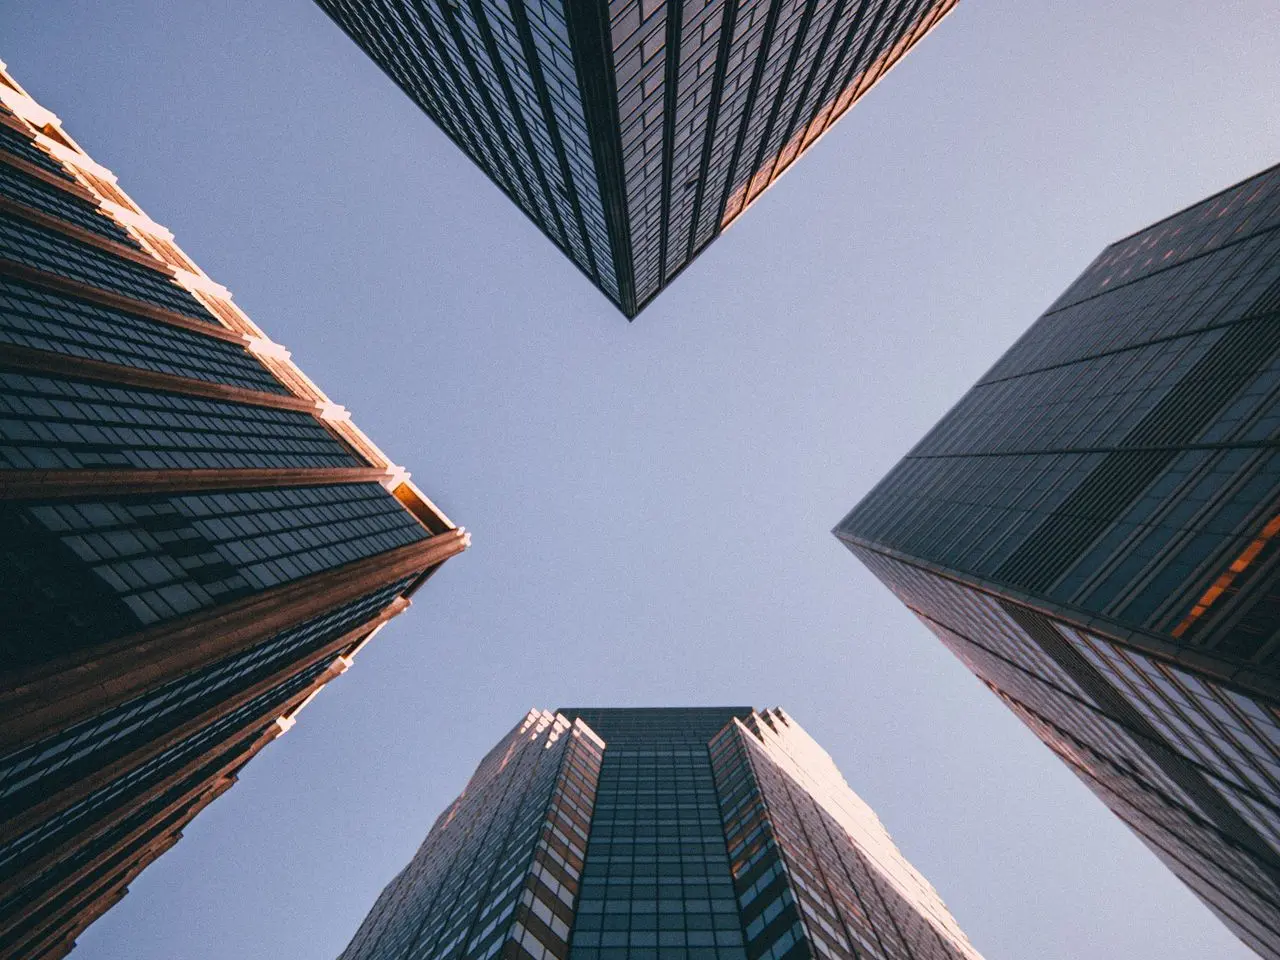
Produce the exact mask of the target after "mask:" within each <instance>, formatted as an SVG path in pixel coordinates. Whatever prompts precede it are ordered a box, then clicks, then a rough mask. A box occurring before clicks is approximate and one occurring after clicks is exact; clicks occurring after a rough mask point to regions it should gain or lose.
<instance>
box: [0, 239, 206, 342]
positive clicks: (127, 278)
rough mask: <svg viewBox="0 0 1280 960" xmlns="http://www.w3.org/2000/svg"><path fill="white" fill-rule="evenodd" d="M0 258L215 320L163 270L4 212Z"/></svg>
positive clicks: (180, 311) (198, 317)
mask: <svg viewBox="0 0 1280 960" xmlns="http://www.w3.org/2000/svg"><path fill="white" fill-rule="evenodd" d="M0 257H3V258H5V259H8V260H13V261H15V262H17V263H21V264H23V265H25V266H28V267H35V268H36V269H37V270H43V271H45V272H46V273H52V274H56V275H58V276H60V277H66V278H68V279H71V280H78V281H80V282H82V283H85V284H88V285H89V286H91V287H97V288H98V289H101V290H107V291H110V292H113V293H119V294H123V295H124V296H126V297H132V298H133V299H136V300H142V301H144V302H146V303H151V304H154V305H156V306H158V307H163V308H165V309H168V310H172V311H174V312H175V313H180V314H182V315H183V316H187V317H191V318H193V319H196V320H202V321H204V322H205V323H216V321H215V320H214V318H213V316H212V315H211V314H210V313H209V312H208V311H207V310H206V309H205V308H204V307H203V306H202V305H201V304H200V303H199V302H197V300H196V298H195V297H193V296H192V295H191V294H190V293H188V292H187V291H186V290H184V289H183V288H182V287H180V286H178V285H177V284H176V283H173V282H172V281H171V280H170V279H169V278H168V277H166V276H165V275H164V274H162V273H158V272H157V271H155V270H151V269H149V268H147V267H144V266H142V265H140V264H137V263H134V262H133V261H132V260H126V259H124V258H123V257H117V256H115V255H113V254H110V253H107V252H105V251H103V250H99V249H98V248H97V247H91V246H89V245H88V244H84V243H80V242H79V241H76V240H70V239H68V238H67V237H64V236H62V235H61V234H58V233H55V232H54V231H52V230H45V229H44V228H43V227H37V226H34V225H33V224H30V223H27V222H25V221H22V220H17V219H15V218H13V217H10V216H8V215H7V214H6V215H3V216H0Z"/></svg>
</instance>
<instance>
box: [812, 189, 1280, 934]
mask: <svg viewBox="0 0 1280 960" xmlns="http://www.w3.org/2000/svg"><path fill="white" fill-rule="evenodd" d="M835 534H836V536H837V537H839V538H840V540H841V541H843V542H844V543H845V544H846V546H848V548H849V549H850V550H851V551H853V553H854V555H855V556H857V557H858V558H859V559H860V560H862V561H863V563H865V564H866V565H867V567H868V568H869V569H870V570H871V571H872V572H873V573H874V574H875V575H876V576H877V577H879V578H880V579H881V580H882V581H883V582H884V583H885V584H886V585H888V586H889V587H890V588H891V589H892V590H893V591H894V592H895V593H896V594H897V595H898V597H899V598H900V599H901V600H902V601H903V602H904V603H906V604H907V605H908V606H909V607H910V608H911V610H912V611H913V612H914V613H915V614H916V615H917V616H918V617H919V618H920V619H921V620H922V621H923V622H924V623H925V624H926V626H928V627H929V628H930V629H931V630H932V631H933V632H934V633H935V634H936V635H937V636H938V637H939V639H941V640H942V641H943V642H944V643H945V644H946V645H947V646H948V647H949V648H950V649H951V650H952V651H953V652H954V653H955V654H956V655H957V656H958V657H960V659H961V660H962V661H963V662H964V663H965V664H966V665H967V666H968V667H969V668H970V669H971V670H973V672H974V673H975V674H977V676H978V677H979V678H980V679H981V680H982V681H983V683H985V684H986V685H987V686H988V687H990V688H991V689H992V690H993V691H994V692H995V693H996V694H997V695H998V696H999V697H1000V698H1001V699H1002V700H1004V701H1005V702H1006V703H1007V704H1008V705H1009V707H1010V708H1011V709H1012V710H1013V711H1014V712H1015V713H1017V714H1018V716H1019V717H1021V718H1022V719H1023V720H1024V721H1025V722H1026V723H1027V725H1028V726H1030V727H1031V729H1032V730H1033V731H1035V733H1036V734H1037V736H1039V737H1040V738H1041V739H1042V740H1043V741H1044V742H1045V743H1046V744H1047V745H1048V746H1049V747H1050V748H1051V749H1053V750H1054V751H1055V752H1056V753H1057V754H1058V755H1059V756H1060V757H1061V758H1062V759H1063V760H1064V761H1065V762H1066V763H1067V764H1068V765H1069V766H1070V767H1071V768H1072V770H1073V771H1075V772H1076V773H1077V774H1078V775H1079V776H1080V777H1081V778H1082V779H1083V780H1084V781H1085V783H1086V784H1088V785H1089V787H1090V788H1091V789H1092V790H1093V791H1094V792H1095V793H1096V794H1097V795H1098V796H1099V797H1100V798H1101V799H1102V800H1103V801H1104V802H1105V803H1106V804H1107V805H1108V806H1109V807H1110V808H1111V809H1112V810H1113V811H1114V812H1115V813H1116V814H1117V815H1119V816H1120V817H1121V818H1122V819H1123V820H1124V821H1125V822H1126V823H1127V824H1128V825H1129V826H1130V827H1132V828H1133V829H1134V831H1135V832H1137V833H1138V835H1139V836H1140V837H1141V838H1142V839H1143V841H1144V842H1145V843H1146V844H1147V845H1148V846H1149V847H1150V848H1151V849H1152V850H1153V851H1154V852H1155V853H1156V854H1157V856H1159V857H1160V858H1161V859H1162V860H1163V861H1164V862H1165V863H1166V864H1168V865H1169V867H1170V868H1171V869H1173V870H1174V872H1175V873H1176V874H1177V875H1178V876H1179V877H1180V878H1181V879H1182V880H1183V881H1184V882H1185V883H1186V884H1187V885H1188V886H1189V887H1191V889H1192V890H1193V891H1195V893H1196V894H1197V895H1198V896H1199V897H1200V898H1201V899H1202V900H1203V901H1204V902H1205V903H1206V904H1207V905H1208V906H1209V907H1210V908H1211V909H1212V910H1213V911H1214V912H1215V913H1217V914H1218V915H1219V916H1220V917H1221V918H1222V919H1223V920H1224V921H1225V922H1226V923H1227V924H1228V926H1230V927H1231V929H1232V930H1233V931H1235V932H1236V934H1237V935H1239V936H1240V938H1241V939H1242V940H1244V941H1245V942H1246V943H1248V944H1249V945H1250V946H1251V947H1253V949H1255V950H1257V951H1258V952H1259V953H1260V954H1261V955H1262V956H1265V957H1269V958H1280V537H1278V536H1277V534H1280V167H1273V168H1271V169H1269V170H1266V171H1263V172H1262V173H1260V174H1258V175H1256V176H1254V177H1251V178H1249V179H1248V180H1245V181H1244V182H1242V183H1240V184H1237V185H1236V186H1234V187H1231V188H1229V189H1227V190H1224V191H1222V192H1221V193H1218V194H1216V195H1214V196H1212V197H1210V198H1208V199H1206V200H1204V201H1202V202H1200V203H1197V204H1195V205H1194V206H1192V207H1189V208H1187V209H1186V210H1183V211H1181V212H1179V213H1176V214H1174V215H1173V216H1171V217H1169V218H1167V219H1165V220H1161V221H1160V222H1158V223H1156V224H1153V225H1152V226H1150V227H1147V228H1146V229H1144V230H1141V231H1139V232H1138V233H1136V234H1134V235H1132V236H1130V237H1126V238H1125V239H1123V240H1120V241H1118V242H1117V243H1114V244H1112V245H1111V246H1110V247H1108V248H1107V249H1106V250H1104V251H1103V252H1102V254H1101V255H1099V257H1098V258H1097V259H1096V260H1095V261H1094V262H1093V263H1092V264H1091V265H1090V266H1089V268H1088V269H1087V270H1085V272H1084V273H1083V274H1082V275H1081V276H1080V278H1079V279H1078V280H1076V282H1075V283H1074V284H1072V286H1071V287H1070V288H1069V289H1068V290H1067V291H1066V292H1065V293H1064V294H1063V295H1062V296H1061V297H1059V298H1058V300H1057V301H1056V302H1055V303H1054V304H1053V305H1052V306H1051V307H1050V308H1049V310H1048V311H1047V312H1046V313H1045V314H1044V315H1043V316H1042V317H1041V318H1040V319H1039V320H1038V321H1037V322H1036V323H1035V324H1034V325H1033V326H1032V327H1031V329H1030V330H1028V331H1027V333H1026V334H1025V335H1024V336H1023V337H1022V338H1021V339H1020V340H1018V342H1017V343H1015V344H1014V345H1013V347H1012V348H1010V350H1009V351H1008V353H1006V354H1005V355H1004V357H1002V358H1001V359H1000V360H999V361H998V362H997V363H996V365H995V366H994V367H993V368H992V369H991V370H990V371H989V372H988V373H987V374H986V375H985V376H984V377H983V378H982V379H981V380H980V381H979V382H978V384H977V385H976V386H974V387H973V389H972V390H970V391H969V393H968V394H966V395H965V396H964V398H963V399H961V401H960V402H959V403H958V404H957V405H956V406H955V407H954V408H953V409H952V410H951V411H950V412H949V413H948V414H947V415H946V417H944V418H943V420H942V421H941V422H940V423H939V424H938V425H937V426H936V427H934V429H933V430H932V431H930V433H929V434H928V435H927V436H926V437H925V438H924V439H923V440H922V441H920V443H918V444H917V445H916V446H915V448H913V449H912V451H911V452H910V453H909V454H908V455H907V457H906V458H905V459H904V460H903V461H902V462H901V463H899V464H898V465H897V466H896V467H895V468H894V469H893V470H892V471H891V472H890V473H889V474H888V476H886V477H885V478H884V479H883V480H882V481H881V482H880V483H879V484H878V485H877V486H876V487H875V489H874V490H872V491H871V493H870V494H868V495H867V497H866V498H865V499H864V500H863V501H862V502H861V503H860V504H858V506H857V507H855V508H854V510H853V511H852V512H851V513H850V514H849V515H848V516H847V517H846V518H845V519H844V520H843V521H841V522H840V524H839V525H838V526H837V527H836V529H835Z"/></svg>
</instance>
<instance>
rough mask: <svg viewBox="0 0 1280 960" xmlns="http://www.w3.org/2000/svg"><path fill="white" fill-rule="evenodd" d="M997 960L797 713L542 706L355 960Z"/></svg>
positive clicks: (405, 881)
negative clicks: (973, 940) (989, 957)
mask: <svg viewBox="0 0 1280 960" xmlns="http://www.w3.org/2000/svg"><path fill="white" fill-rule="evenodd" d="M409 957H414V958H425V957H433V958H445V957H451V958H459V960H464V958H465V960H488V958H490V957H501V958H503V960H516V958H529V957H532V958H534V960H551V958H560V960H564V958H572V960H624V958H625V960H748V958H749V960H762V958H767V960H783V958H787V960H793V958H804V957H832V958H841V960H854V958H866V960H908V958H911V960H961V958H965V960H981V958H980V957H979V954H978V953H977V951H975V950H974V949H973V947H972V946H971V945H970V943H969V941H968V939H966V937H965V935H964V934H963V933H962V932H961V931H960V928H959V927H958V926H957V925H956V922H955V920H954V919H953V918H952V916H951V914H950V913H949V912H948V911H947V908H946V906H945V905H944V904H943V903H942V900H941V899H940V898H939V897H938V895H937V893H936V892H935V891H934V889H933V888H932V887H931V886H930V885H929V883H928V882H927V881H926V880H925V879H924V878H923V877H922V876H920V874H919V873H917V872H916V871H915V869H914V868H913V867H912V866H911V864H909V863H908V862H907V861H906V860H905V859H904V858H903V856H902V854H901V853H900V852H899V851H898V849H897V847H895V846H894V844H893V840H892V839H891V838H890V837H889V834H888V832H887V831H886V830H885V828H884V827H883V826H882V825H881V823H880V821H879V820H878V819H877V818H876V815H875V814H874V813H873V812H872V811H871V808H870V807H868V806H867V805H866V804H865V803H863V802H862V800H860V799H859V798H858V797H857V795H856V794H854V792H853V791H852V790H850V789H849V786H848V784H846V783H845V781H844V779H843V778H842V777H841V776H840V773H839V771H838V770H837V769H836V767H835V764H834V763H832V761H831V758H830V757H829V756H828V755H827V754H826V753H825V752H824V751H823V750H822V748H821V747H819V746H818V745H817V744H816V743H815V742H814V741H813V740H812V739H811V738H810V737H809V735H808V734H806V733H805V732H804V730H802V729H801V728H800V726H799V725H798V724H797V723H796V722H795V721H794V720H792V719H791V718H790V717H789V716H787V714H786V713H784V712H783V711H782V710H766V711H755V710H752V709H751V708H750V707H721V708H716V707H711V708H705V707H699V708H689V709H681V708H671V709H667V708H655V709H583V710H578V709H561V710H560V711H558V712H556V713H549V712H546V711H542V710H533V711H530V713H529V714H528V716H526V717H525V718H524V719H523V720H522V721H521V722H520V723H519V724H517V725H516V727H515V728H514V729H513V730H512V731H511V732H510V733H509V734H507V736H506V737H504V738H503V739H502V740H501V741H500V742H499V743H498V745H497V746H496V747H494V748H493V750H491V751H490V752H489V755H488V756H486V757H485V758H484V760H483V761H482V762H481V764H480V766H479V768H478V769H477V770H476V772H475V774H474V775H473V776H472V778H471V780H470V782H469V783H468V784H467V787H466V789H465V790H464V791H463V792H462V795H461V796H459V797H458V798H457V800H455V801H454V802H453V803H452V804H451V805H450V806H449V808H448V809H447V810H445V811H444V813H442V814H441V815H440V817H439V818H438V819H437V820H436V822H435V825H434V826H433V827H432V828H431V832H430V833H428V834H427V839H426V840H425V841H424V842H423V844H422V846H421V847H420V848H419V850H418V852H417V854H415V855H414V857H413V859H412V860H411V861H410V862H409V864H408V865H407V866H406V867H405V868H404V869H403V870H401V871H400V873H399V875H397V876H396V877H395V879H394V880H392V881H391V883H390V884H389V885H388V886H387V888H386V889H385V890H384V891H383V892H382V895H381V896H380V897H378V900H377V902H376V903H375V904H374V906H373V909H372V910H371V911H370V913H369V915H368V917H367V918H366V919H365V921H364V923H363V924H362V925H361V926H360V929H359V930H358V931H357V933H356V935H355V938H354V939H353V940H352V941H351V944H350V945H349V946H348V947H347V949H346V950H345V951H344V952H343V954H342V956H341V958H340V960H401V958H409Z"/></svg>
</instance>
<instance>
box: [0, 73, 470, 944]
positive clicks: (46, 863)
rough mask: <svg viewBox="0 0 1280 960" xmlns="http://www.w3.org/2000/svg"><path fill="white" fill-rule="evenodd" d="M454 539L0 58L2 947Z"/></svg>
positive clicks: (221, 778) (188, 785) (153, 841)
mask: <svg viewBox="0 0 1280 960" xmlns="http://www.w3.org/2000/svg"><path fill="white" fill-rule="evenodd" d="M466 543H467V537H466V534H465V533H464V532H463V531H462V530H459V529H456V528H455V527H454V525H453V524H452V523H450V522H449V520H448V519H447V518H446V517H445V516H444V515H443V514H442V513H441V512H440V511H439V510H437V509H436V508H435V507H434V506H433V505H432V504H431V502H430V501H429V500H428V499H427V498H426V497H425V496H423V495H422V493H421V492H420V491H419V490H418V489H417V487H415V486H414V485H413V484H412V483H411V482H410V481H409V477H408V474H407V473H406V472H405V471H404V470H403V469H402V468H400V467H397V466H396V465H394V464H393V463H392V462H391V461H390V460H388V459H387V458H386V457H385V456H384V455H383V454H382V452H381V451H380V450H378V448H377V447H376V446H374V445H373V444H372V443H371V442H370V441H369V439H368V438H367V437H365V436H364V434H362V433H361V432H360V431H359V430H358V429H356V427H355V426H354V425H353V424H352V423H351V422H350V418H349V417H348V416H347V414H346V412H345V411H344V410H343V409H342V408H341V407H339V406H337V405H336V404H334V403H333V402H332V401H330V400H329V398H328V397H327V396H325V394H324V393H322V392H321V391H320V390H319V389H318V388H317V387H316V386H315V385H314V384H313V383H312V382H311V381H310V380H308V379H307V378H306V376H305V375H303V374H302V373H301V371H299V370H298V369H297V368H296V367H295V366H294V365H293V364H292V362H291V361H290V359H289V353H288V351H286V350H285V349H284V348H283V347H281V346H280V345H279V344H277V343H274V342H272V341H271V340H270V339H268V338H267V337H266V335H265V334H263V332H262V331H261V330H260V329H259V328H258V327H257V326H255V325H254V324H253V323H252V321H250V320H249V318H248V317H246V316H245V315H244V314H243V313H242V312H241V311H240V309H239V308H238V307H237V306H236V305H235V304H234V303H233V302H232V301H231V298H230V295H229V294H228V293H227V291H226V290H225V289H224V288H222V287H220V286H219V285H218V284H216V283H214V282H213V281H212V280H210V279H209V277H208V276H206V275H205V274H204V273H203V272H201V271H200V269H199V268H198V267H197V266H195V264H194V263H193V262H192V261H191V260H190V259H189V258H188V257H187V256H186V255H185V254H184V253H183V252H182V251H181V250H180V249H179V248H178V247H177V245H176V244H175V243H174V242H173V238H172V235H171V234H170V233H169V231H167V230H165V229H164V228H163V227H161V226H160V225H158V224H156V223H154V222H153V221H152V220H151V219H150V218H149V217H147V215H146V214H145V213H143V212H142V211H141V210H140V209H139V208H138V207H137V205H135V204H134V203H133V202H132V201H131V200H130V199H129V198H128V196H127V195H126V194H125V193H124V192H123V191H122V190H121V189H120V188H119V187H118V186H117V185H116V178H115V177H114V176H113V175H112V174H111V172H110V171H109V170H107V169H106V168H104V167H102V166H101V165H99V164H97V163H95V162H94V161H93V160H92V159H91V158H90V157H89V156H88V155H86V154H85V153H84V151H82V150H81V149H80V148H79V146H77V144H76V143H75V141H74V140H72V139H71V138H70V137H69V136H68V135H67V134H66V133H65V132H64V131H63V130H62V128H61V126H60V124H59V123H58V119H57V117H56V116H54V115H53V114H52V113H50V112H49V111H47V110H45V109H44V108H42V107H41V106H40V105H39V104H37V103H36V102H35V101H34V100H32V99H31V97H30V96H28V95H27V94H26V92H25V91H24V90H23V89H22V88H21V87H20V86H19V85H18V84H17V82H16V81H14V80H13V79H12V78H11V77H10V76H9V74H8V73H7V72H6V71H5V70H4V66H3V64H0V651H2V652H3V663H0V716H2V717H3V718H4V721H3V724H0V956H2V957H22V958H32V957H57V956H62V955H63V954H65V953H66V952H67V951H69V950H70V949H71V948H72V947H73V946H74V943H75V938H76V936H77V935H78V934H79V933H80V932H81V931H82V930H83V929H84V928H85V927H86V926H87V925H88V924H89V923H91V922H92V921H93V920H94V919H95V918H96V917H97V916H99V915H100V914H101V913H102V912H103V911H105V910H106V909H107V908H108V907H110V906H111V905H112V904H113V903H115V902H116V901H117V900H118V899H120V897H121V896H123V895H124V893H125V892H126V890H127V886H128V884H129V882H130V880H131V879H132V878H133V877H134V876H136V875H137V873H138V872H139V871H140V870H142V869H143V868H144V867H145V866H146V865H147V864H148V863H150V862H151V861H152V860H153V859H154V858H155V857H157V856H159V854H160V853H162V852H163V851H164V850H165V849H166V848H167V847H169V846H171V845H172V844H173V843H174V842H175V841H176V840H177V839H178V837H179V836H180V835H181V833H180V831H181V829H182V827H183V826H184V825H185V824H186V823H187V822H188V821H189V820H190V819H191V818H192V817H193V816H195V814H196V813H198V812H199V811H200V809H201V808H203V807H204V806H205V805H206V804H208V803H209V802H210V801H211V800H212V799H213V798H215V797H216V796H218V795H219V794H220V793H221V792H223V791H224V790H226V789H227V788H228V787H230V786H231V785H232V784H233V783H234V782H235V779H236V773H237V771H238V770H239V769H240V768H241V767H242V766H243V765H244V764H245V763H246V762H247V761H248V760H249V759H250V758H251V757H253V756H254V754H256V753H257V752H258V751H259V750H260V749H262V747H263V746H265V745H266V744H267V743H268V742H270V741H271V740H272V739H273V738H274V737H276V736H277V735H279V734H280V733H282V732H284V731H285V730H287V729H288V728H289V727H290V726H291V725H292V723H293V722H294V716H295V715H296V713H297V712H298V710H300V709H301V707H302V706H303V705H304V704H305V703H307V702H308V701H309V699H310V698H311V697H312V696H314V695H315V693H316V692H317V691H318V690H319V689H320V688H321V687H322V686H324V684H325V683H327V682H328V681H329V680H330V679H332V678H333V677H335V676H337V675H338V674H340V673H342V672H343V671H344V670H345V669H346V668H347V667H348V666H349V665H350V662H351V658H352V656H353V655H354V654H355V652H356V651H357V650H358V649H359V648H360V647H361V646H362V645H363V644H364V643H366V642H368V640H369V638H370V637H372V636H373V634H374V633H376V632H377V630H378V629H379V627H380V626H381V625H382V624H383V623H384V622H386V621H387V620H388V619H390V618H391V617H393V616H394V615H396V614H397V613H399V612H400V611H401V610H403V609H404V608H405V607H407V606H408V604H409V597H410V595H411V594H412V593H413V592H414V591H415V590H417V589H418V588H419V587H420V586H421V585H422V583H423V582H424V581H425V580H426V578H427V577H429V576H430V575H431V573H432V572H433V571H434V570H436V569H437V568H438V567H439V565H440V564H441V563H442V562H443V561H444V560H445V559H447V558H448V557H450V556H452V555H454V554H456V553H458V552H459V551H460V550H462V549H463V548H464V547H465V546H466Z"/></svg>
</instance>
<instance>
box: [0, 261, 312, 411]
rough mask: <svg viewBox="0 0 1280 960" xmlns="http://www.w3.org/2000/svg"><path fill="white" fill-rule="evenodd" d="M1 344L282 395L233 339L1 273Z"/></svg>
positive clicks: (276, 383)
mask: <svg viewBox="0 0 1280 960" xmlns="http://www.w3.org/2000/svg"><path fill="white" fill-rule="evenodd" d="M0 343H11V344H14V345H17V346H22V347H30V348H32V349H35V350H45V351H48V352H50V353H60V354H67V355H70V356H75V357H84V358H86V359H89V360H100V361H102V362H104V363H115V364H119V365H121V366H125V367H134V368H136V369H139V370H152V371H155V372H157V373H170V374H174V375H175V376H180V377H190V378H192V379H194V380H204V381H207V382H209V383H222V384H226V385H228V386H234V387H245V388H247V389H249V390H260V391H263V392H266V393H277V394H286V393H288V390H286V388H285V387H284V386H283V385H282V384H281V383H280V382H279V381H278V380H276V379H275V377H273V376H272V375H271V374H270V373H269V372H268V371H267V369H266V368H265V367H263V366H262V364H261V363H260V362H259V361H258V360H257V359H256V358H255V357H254V356H253V355H252V354H251V353H249V352H248V351H247V350H245V349H244V348H243V347H241V346H239V345H237V344H234V343H228V342H226V341H224V340H218V339H215V338H213V337H205V336H201V335H200V334H198V333H195V332H194V331H190V330H183V329H182V328H180V327H174V326H170V325H168V324H164V323H159V322H157V321H154V320H148V319H146V318H144V317H138V316H134V315H133V314H128V313H124V312H123V311H120V310H114V309H111V308H109V307H103V306H99V305H98V304H94V303H90V302H88V301H86V300H77V299H76V298H74V297H70V296H67V295H65V294H62V293H56V292H54V291H50V290H41V289H39V288H37V287H32V286H28V285H26V284H23V283H19V282H17V281H14V280H10V279H8V278H6V277H0Z"/></svg>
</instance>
